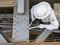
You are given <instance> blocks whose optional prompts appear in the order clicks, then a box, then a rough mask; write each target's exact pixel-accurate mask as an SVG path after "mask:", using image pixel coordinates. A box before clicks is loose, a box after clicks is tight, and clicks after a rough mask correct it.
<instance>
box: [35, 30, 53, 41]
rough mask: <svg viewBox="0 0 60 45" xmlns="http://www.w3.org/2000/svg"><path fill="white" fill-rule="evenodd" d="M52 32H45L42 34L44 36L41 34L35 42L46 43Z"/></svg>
mask: <svg viewBox="0 0 60 45" xmlns="http://www.w3.org/2000/svg"><path fill="white" fill-rule="evenodd" d="M51 32H52V31H51V30H44V31H43V32H42V34H40V35H39V36H38V37H37V38H36V41H35V42H44V41H45V40H46V39H47V37H48V36H49V35H50V34H51Z"/></svg>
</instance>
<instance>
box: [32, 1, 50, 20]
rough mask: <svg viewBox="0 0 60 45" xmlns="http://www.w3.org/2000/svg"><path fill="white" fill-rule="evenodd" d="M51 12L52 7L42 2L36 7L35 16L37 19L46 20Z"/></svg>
mask: <svg viewBox="0 0 60 45" xmlns="http://www.w3.org/2000/svg"><path fill="white" fill-rule="evenodd" d="M50 12H51V6H50V4H49V3H47V2H40V3H39V4H37V5H35V7H34V12H33V13H34V16H35V17H36V18H37V19H43V18H46V17H47V16H48V15H49V14H50Z"/></svg>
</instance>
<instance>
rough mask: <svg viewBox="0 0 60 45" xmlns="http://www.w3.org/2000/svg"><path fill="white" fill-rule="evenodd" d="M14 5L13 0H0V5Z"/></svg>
mask: <svg viewBox="0 0 60 45" xmlns="http://www.w3.org/2000/svg"><path fill="white" fill-rule="evenodd" d="M8 6H14V0H0V7H8Z"/></svg>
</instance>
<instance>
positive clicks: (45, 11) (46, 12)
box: [28, 2, 59, 30]
mask: <svg viewBox="0 0 60 45" xmlns="http://www.w3.org/2000/svg"><path fill="white" fill-rule="evenodd" d="M31 19H32V22H33V21H35V20H36V19H41V20H42V22H45V23H47V22H50V24H39V25H38V26H34V27H29V28H28V29H32V28H41V29H43V28H45V29H48V30H54V29H58V27H59V22H58V20H57V18H56V16H55V13H54V10H53V9H52V8H51V6H50V4H49V3H48V2H40V3H38V4H36V5H34V6H33V7H32V8H31ZM31 24H32V23H31ZM31 24H30V25H31Z"/></svg>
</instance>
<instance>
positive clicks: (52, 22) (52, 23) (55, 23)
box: [38, 10, 59, 30]
mask: <svg viewBox="0 0 60 45" xmlns="http://www.w3.org/2000/svg"><path fill="white" fill-rule="evenodd" d="M38 27H39V28H46V29H49V30H53V29H57V28H58V27H59V23H58V21H57V19H56V16H55V13H54V10H52V11H51V13H50V24H49V25H47V24H40V25H39V26H38Z"/></svg>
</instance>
